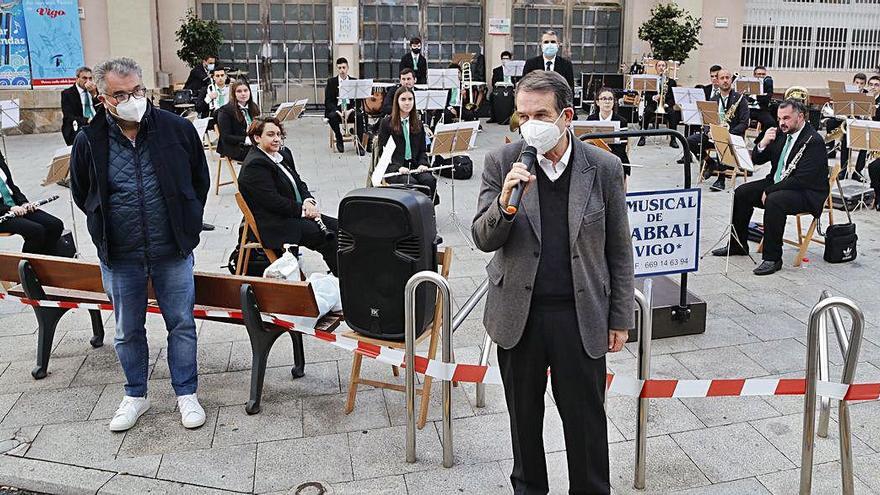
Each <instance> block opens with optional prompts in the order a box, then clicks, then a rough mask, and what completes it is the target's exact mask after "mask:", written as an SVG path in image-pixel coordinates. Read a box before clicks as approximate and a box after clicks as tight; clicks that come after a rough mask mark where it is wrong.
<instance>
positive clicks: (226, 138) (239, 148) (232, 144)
mask: <svg viewBox="0 0 880 495" xmlns="http://www.w3.org/2000/svg"><path fill="white" fill-rule="evenodd" d="M231 103H232V104H228V103H227V104H226V105H223V106H222V107H220V108H219V109H218V110H217V117H216V119H217V127H218V128H219V129H220V138H219V139H218V140H217V153H219V154H220V156H228V157H229V158H232V159H233V160H235V161H237V162H240V161H243V160H244V158H245V157H246V156H247V154H248V151H249V150H250V146H248V145H246V144H244V141H245V138H246V137H247V123H245V122H239V120H238V117H237V115H236V113H237V112H238V110H237V109H236V107H235V106H233V105H235V104H236V103H235V102H234V101H233V102H231ZM252 117H253V118H256V117H257V116H256V115H252Z"/></svg>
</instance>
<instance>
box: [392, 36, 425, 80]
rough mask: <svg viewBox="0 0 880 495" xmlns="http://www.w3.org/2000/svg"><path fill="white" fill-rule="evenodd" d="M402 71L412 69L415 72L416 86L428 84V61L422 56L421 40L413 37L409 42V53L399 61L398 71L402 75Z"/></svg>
mask: <svg viewBox="0 0 880 495" xmlns="http://www.w3.org/2000/svg"><path fill="white" fill-rule="evenodd" d="M404 69H412V71H413V72H415V76H416V84H426V83H427V82H428V61H427V60H426V59H425V56H424V55H422V39H421V38H419V37H418V36H414V37H412V38H410V40H409V53H407V54H406V55H404V56H403V58H401V59H400V65H399V67H398V70H399V71H400V72H401V73H403V70H404Z"/></svg>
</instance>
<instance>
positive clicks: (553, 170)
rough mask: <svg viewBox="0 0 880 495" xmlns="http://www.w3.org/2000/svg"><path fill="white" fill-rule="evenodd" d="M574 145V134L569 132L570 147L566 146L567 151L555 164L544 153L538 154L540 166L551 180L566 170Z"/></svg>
mask: <svg viewBox="0 0 880 495" xmlns="http://www.w3.org/2000/svg"><path fill="white" fill-rule="evenodd" d="M572 147H573V146H572V136H571V133H569V134H568V147H567V148H565V153H563V154H562V158H560V159H559V161H558V162H556V163H555V164H554V163H553V162H552V161H551V160H550V159H549V158H545V157H544V155H538V166H540V167H541V169H542V170H543V171H544V173H545V174H546V175H547V178H548V179H550V181H551V182H555V181H556V179H558V178H559V177H560V176H561V175H562V173H563V172H565V167H567V166H568V162H569V159H570V158H571V150H572Z"/></svg>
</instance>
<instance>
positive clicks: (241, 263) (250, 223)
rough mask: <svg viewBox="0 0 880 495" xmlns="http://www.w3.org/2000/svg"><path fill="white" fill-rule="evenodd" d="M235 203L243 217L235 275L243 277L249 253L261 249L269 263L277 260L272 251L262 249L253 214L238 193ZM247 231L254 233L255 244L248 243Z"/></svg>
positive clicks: (249, 256)
mask: <svg viewBox="0 0 880 495" xmlns="http://www.w3.org/2000/svg"><path fill="white" fill-rule="evenodd" d="M235 202H236V203H238V209H239V210H241V214H242V215H244V227H243V228H242V229H241V239H239V241H238V261H237V262H236V264H235V274H236V275H243V274H245V273H247V268H246V267H247V265H248V262H249V261H250V259H251V251H253V250H254V249H262V250H263V252H265V253H266V258H268V259H269V263H272V262H274V261H275V260H277V259H278V254H276V253H275V251H273V250H272V249H266V248H264V247H263V241H262V239H261V238H260V231H259V230H257V222H256V221H255V220H254V214H253V213H251V209H250V208H249V207H248V205H247V203H246V202H245V201H244V197H242V195H241V193H240V192H237V193H235ZM248 231H252V232H253V233H254V237H256V239H257V240H256V242H250V241H248Z"/></svg>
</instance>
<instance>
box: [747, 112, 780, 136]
mask: <svg viewBox="0 0 880 495" xmlns="http://www.w3.org/2000/svg"><path fill="white" fill-rule="evenodd" d="M749 117H750V118H751V119H753V120H757V121H758V122H760V123H761V132H760V133H759V134H758V137H756V138H755V142H756V143H760V142H761V140H762V139H764V133H765V132H767V129H769V128H771V127H776V119H774V118H773V115H772V114H771V113H770V110H769V109H767V108H757V109H755V108H753V109H750V110H749Z"/></svg>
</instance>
